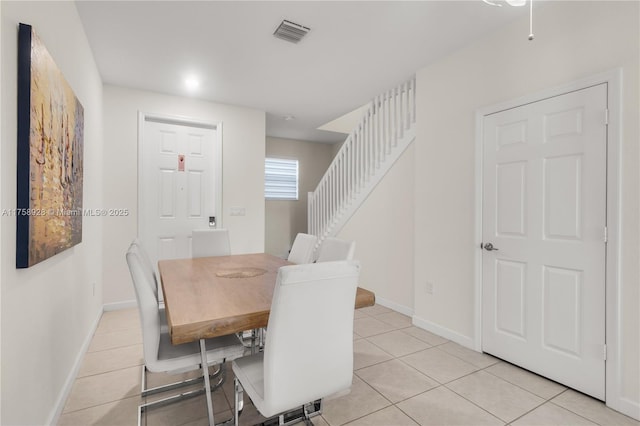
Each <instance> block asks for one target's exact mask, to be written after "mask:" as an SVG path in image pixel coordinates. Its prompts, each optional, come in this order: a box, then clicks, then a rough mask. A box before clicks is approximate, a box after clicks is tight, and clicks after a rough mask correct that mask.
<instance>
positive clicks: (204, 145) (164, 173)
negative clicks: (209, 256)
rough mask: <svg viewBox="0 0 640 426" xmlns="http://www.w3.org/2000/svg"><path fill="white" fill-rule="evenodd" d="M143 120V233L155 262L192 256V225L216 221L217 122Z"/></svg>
mask: <svg viewBox="0 0 640 426" xmlns="http://www.w3.org/2000/svg"><path fill="white" fill-rule="evenodd" d="M141 121H142V122H143V127H144V128H143V138H142V141H141V145H142V146H141V148H142V149H141V150H140V155H141V159H140V167H141V170H140V174H139V175H140V178H139V192H138V194H139V212H138V214H139V220H138V222H139V233H140V239H141V241H142V243H143V244H144V246H145V248H146V249H147V251H148V252H149V257H150V258H151V261H152V262H153V264H154V265H156V264H157V261H158V260H161V259H177V258H186V257H191V231H192V230H193V229H203V228H213V227H215V226H216V225H217V223H216V222H217V221H218V214H217V211H218V210H219V205H217V204H219V199H220V188H221V186H220V185H221V182H220V176H221V173H217V170H216V168H219V167H220V161H219V159H218V158H215V157H216V156H219V152H220V149H219V146H218V145H219V143H220V141H219V134H218V132H219V126H196V125H191V124H184V123H181V122H173V121H169V120H161V119H155V118H149V117H146V118H144V119H143V120H141ZM211 218H215V219H214V220H211Z"/></svg>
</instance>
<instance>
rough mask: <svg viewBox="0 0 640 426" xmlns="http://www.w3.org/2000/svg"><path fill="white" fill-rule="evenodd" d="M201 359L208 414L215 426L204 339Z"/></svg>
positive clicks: (210, 421) (201, 347)
mask: <svg viewBox="0 0 640 426" xmlns="http://www.w3.org/2000/svg"><path fill="white" fill-rule="evenodd" d="M200 357H201V358H202V374H203V376H204V391H205V395H206V397H207V414H208V415H209V426H215V424H216V423H215V420H214V418H213V402H212V401H211V384H210V383H209V366H208V365H207V350H206V348H205V344H204V339H200Z"/></svg>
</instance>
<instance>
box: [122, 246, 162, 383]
mask: <svg viewBox="0 0 640 426" xmlns="http://www.w3.org/2000/svg"><path fill="white" fill-rule="evenodd" d="M127 264H128V265H129V271H130V272H131V278H132V280H133V287H134V289H135V292H136V299H137V300H138V310H139V311H140V323H141V325H142V349H143V353H144V362H145V364H146V366H147V368H148V369H149V371H161V369H158V368H156V364H157V361H158V347H159V345H160V326H161V320H160V311H159V308H158V300H157V298H156V297H155V296H154V294H153V290H152V285H151V283H149V281H148V280H149V274H148V273H147V272H145V268H144V266H143V263H142V257H141V255H140V252H139V250H137V249H136V247H135V246H134V245H131V247H129V251H127Z"/></svg>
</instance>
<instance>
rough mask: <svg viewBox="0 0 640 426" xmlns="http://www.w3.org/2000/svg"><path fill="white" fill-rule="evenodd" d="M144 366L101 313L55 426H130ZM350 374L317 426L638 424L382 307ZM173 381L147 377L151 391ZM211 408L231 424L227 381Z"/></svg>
mask: <svg viewBox="0 0 640 426" xmlns="http://www.w3.org/2000/svg"><path fill="white" fill-rule="evenodd" d="M142 364H143V355H142V335H141V332H140V322H139V318H138V312H137V310H135V309H130V310H123V311H117V312H106V313H105V314H104V315H103V316H102V319H101V320H100V324H99V326H98V328H97V330H96V333H95V335H94V337H93V341H92V343H91V346H90V347H89V350H88V352H87V354H86V356H85V358H84V362H83V364H82V366H81V368H80V372H79V374H78V378H77V379H76V381H75V383H74V385H73V388H72V390H71V393H70V395H69V399H68V400H67V403H66V406H65V408H64V411H63V414H62V416H61V417H60V420H59V422H58V425H59V426H66V425H78V426H80V425H82V426H86V425H114V426H115V425H117V426H120V425H135V424H136V423H137V406H138V404H139V403H140V401H141V397H140V380H141V374H140V373H141V368H142ZM354 369H355V371H354V376H353V386H352V388H351V392H350V393H349V394H348V395H346V396H343V397H341V398H337V399H333V400H329V401H326V402H325V406H324V411H323V414H322V416H319V417H314V418H313V423H314V424H315V425H331V426H336V425H345V424H346V425H350V426H355V425H360V426H362V425H371V426H376V425H379V426H404V425H416V424H420V425H484V424H487V425H504V424H513V425H519V426H520V425H523V426H524V425H545V426H549V425H594V424H599V425H616V426H618V425H620V426H623V425H636V426H640V423H639V422H637V421H635V420H633V419H631V418H629V417H626V416H624V415H622V414H620V413H618V412H616V411H613V410H611V409H609V408H607V407H606V406H605V405H604V404H603V403H602V402H600V401H597V400H595V399H593V398H590V397H588V396H585V395H583V394H581V393H579V392H576V391H573V390H571V389H567V388H565V387H564V386H562V385H559V384H558V383H555V382H552V381H549V380H547V379H544V378H542V377H540V376H537V375H535V374H532V373H530V372H528V371H526V370H522V369H520V368H518V367H515V366H513V365H511V364H508V363H506V362H503V361H500V360H499V359H496V358H494V357H491V356H489V355H486V354H481V353H477V352H474V351H472V350H469V349H467V348H464V347H462V346H460V345H458V344H456V343H453V342H450V341H448V340H447V339H444V338H442V337H440V336H436V335H435V334H432V333H429V332H427V331H425V330H422V329H419V328H417V327H413V326H412V325H411V320H410V318H408V317H406V316H404V315H401V314H399V313H397V312H393V311H391V310H389V309H387V308H385V307H383V306H380V305H376V306H373V307H370V308H365V309H359V310H357V311H356V314H355V322H354ZM228 373H229V376H232V373H231V369H230V367H229V368H228ZM194 374H197V372H194V373H191V375H194ZM185 376H187V375H185ZM176 379H177V378H176V377H173V376H167V375H163V374H151V375H149V376H148V380H149V382H150V384H151V385H154V384H156V383H167V382H168V381H173V380H176ZM213 403H214V411H215V414H216V421H222V420H224V419H227V418H229V417H231V406H232V404H233V380H232V378H231V377H229V378H228V380H227V382H226V383H225V385H224V386H223V387H222V389H220V390H218V391H216V392H214V396H213ZM240 420H241V424H243V425H252V424H255V423H259V422H261V421H263V420H264V418H263V417H261V416H260V415H259V414H258V412H257V411H256V409H255V407H253V405H252V404H251V402H250V401H249V400H248V398H246V397H245V409H244V412H243V413H242V416H241V417H240ZM142 423H143V424H145V425H148V426H156V425H167V426H182V425H184V426H187V425H188V426H199V425H203V426H204V425H206V424H207V415H206V401H205V399H204V397H196V398H193V399H190V400H186V401H183V402H181V403H177V404H173V405H169V406H165V407H161V408H156V409H153V410H150V411H149V412H148V413H147V415H146V416H143V422H142Z"/></svg>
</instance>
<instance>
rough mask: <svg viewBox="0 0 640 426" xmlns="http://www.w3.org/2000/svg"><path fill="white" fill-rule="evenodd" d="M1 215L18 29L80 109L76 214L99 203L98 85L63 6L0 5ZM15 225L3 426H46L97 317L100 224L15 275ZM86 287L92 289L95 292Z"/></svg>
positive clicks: (9, 191) (6, 234)
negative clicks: (37, 43) (47, 59)
mask: <svg viewBox="0 0 640 426" xmlns="http://www.w3.org/2000/svg"><path fill="white" fill-rule="evenodd" d="M1 19H2V21H1V25H0V27H1V31H2V36H1V40H2V45H1V51H2V66H1V70H2V74H1V80H0V82H1V87H2V101H1V104H0V108H1V112H0V113H1V120H2V129H1V131H0V132H1V133H0V137H1V138H2V143H1V145H0V146H1V148H0V153H1V156H0V158H1V167H0V168H1V174H2V177H1V182H2V186H1V187H0V189H1V196H0V198H1V207H2V208H3V209H5V208H6V209H11V208H15V207H16V120H17V117H16V98H17V94H16V91H17V88H16V79H17V78H16V70H17V62H16V61H17V35H18V28H17V25H18V23H20V22H22V23H26V24H30V25H32V26H33V28H34V30H35V31H36V32H37V33H38V34H39V36H40V38H41V39H42V41H43V42H44V44H45V45H46V46H47V49H48V50H49V53H51V56H52V57H53V58H54V60H55V61H56V63H57V65H58V67H59V68H60V70H61V71H62V73H63V74H64V76H65V78H66V80H67V81H68V82H69V84H70V85H71V87H72V88H73V90H74V91H75V93H76V96H77V97H78V99H79V100H80V102H81V103H82V105H83V106H84V120H85V124H84V207H85V208H99V207H101V205H102V199H101V198H102V197H101V187H102V164H103V163H102V147H103V146H102V140H103V139H102V82H101V80H100V75H99V74H98V71H97V68H96V65H95V63H94V61H93V56H92V53H91V50H90V49H89V45H88V42H87V39H86V37H85V34H84V30H83V27H82V24H81V23H80V20H79V17H78V14H77V11H76V7H75V3H73V2H6V1H3V2H2V9H1ZM15 220H16V219H15V217H11V216H3V217H2V219H1V227H2V237H3V238H2V240H1V243H0V244H1V246H0V270H1V293H2V308H1V312H2V320H1V322H2V343H1V344H2V367H1V369H2V392H1V399H2V419H1V420H0V423H2V424H3V425H26V424H29V425H43V424H49V423H50V422H51V421H53V420H54V419H55V418H56V416H57V414H58V413H57V412H56V410H57V409H61V408H62V403H63V402H64V400H63V398H64V397H65V396H66V395H65V391H68V390H69V388H68V387H67V386H69V384H70V383H69V382H68V380H69V379H70V378H73V376H74V375H75V371H74V368H77V367H78V365H77V364H76V362H77V361H78V357H79V356H81V355H82V351H83V348H86V346H84V345H86V344H87V343H88V341H89V340H88V339H90V338H91V332H92V331H93V328H94V326H95V324H96V321H97V319H98V318H99V315H100V314H101V312H102V299H101V281H102V277H101V273H102V271H101V257H102V245H101V242H102V223H101V220H100V219H97V218H88V217H85V218H84V220H83V235H82V243H80V244H79V245H77V246H75V247H73V248H71V249H68V250H66V251H64V252H63V253H60V254H58V255H56V256H54V257H52V258H49V259H47V260H45V261H43V262H41V263H39V264H37V265H35V266H33V267H31V268H28V269H22V270H17V269H16V268H15V261H16V258H15V256H16V250H15V244H16V243H15V241H16V225H15ZM93 283H96V289H95V294H94V292H93V285H92V284H93Z"/></svg>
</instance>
